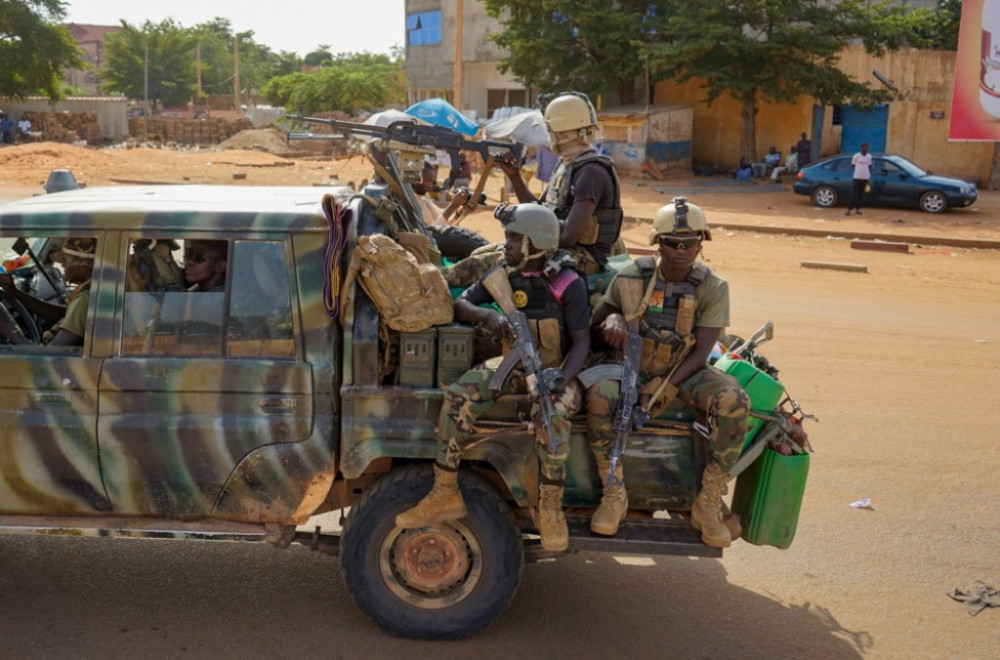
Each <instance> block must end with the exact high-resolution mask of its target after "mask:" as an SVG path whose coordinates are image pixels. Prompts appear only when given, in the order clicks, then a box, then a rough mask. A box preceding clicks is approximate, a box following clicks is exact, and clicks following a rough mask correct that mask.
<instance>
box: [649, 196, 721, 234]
mask: <svg viewBox="0 0 1000 660" xmlns="http://www.w3.org/2000/svg"><path fill="white" fill-rule="evenodd" d="M661 234H672V235H677V234H699V235H701V237H702V239H704V240H706V241H710V240H712V232H711V231H709V229H708V220H706V219H705V212H704V211H702V210H701V207H700V206H697V205H696V204H688V201H687V199H686V198H684V197H674V199H673V201H671V202H670V203H669V204H667V205H666V206H662V207H660V210H659V211H657V212H656V215H654V216H653V226H652V227H651V228H650V230H649V244H650V245H656V243H657V239H658V238H659V237H660V235H661Z"/></svg>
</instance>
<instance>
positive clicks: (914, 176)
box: [794, 154, 979, 213]
mask: <svg viewBox="0 0 1000 660" xmlns="http://www.w3.org/2000/svg"><path fill="white" fill-rule="evenodd" d="M853 176H854V167H853V166H852V165H851V156H850V155H849V154H841V155H839V156H830V157H829V158H824V159H823V160H820V161H818V162H816V163H813V164H812V165H808V166H806V167H804V168H802V170H801V171H799V173H798V176H797V177H796V179H795V185H794V190H795V192H796V193H798V194H799V195H808V196H810V197H812V201H813V203H814V204H815V205H816V206H822V207H823V208H830V207H833V206H836V205H837V204H838V203H840V202H841V201H842V202H844V203H846V202H847V200H848V199H849V198H850V196H851V180H852V179H853ZM978 195H979V191H978V190H977V189H976V184H974V183H970V182H968V181H963V180H962V179H952V178H949V177H944V176H935V175H933V174H931V173H930V172H928V171H926V170H924V169H922V168H920V167H918V166H917V165H916V164H914V163H912V162H911V161H909V160H907V159H905V158H903V157H902V156H894V155H891V154H886V155H881V156H875V157H874V161H873V162H872V178H871V191H870V192H868V193H866V194H865V197H864V201H863V203H864V205H865V206H867V205H870V204H885V205H891V206H892V205H894V206H916V207H918V208H920V210H921V211H926V212H927V213H943V212H944V211H945V210H947V209H948V207H951V206H968V205H969V204H972V203H973V202H975V201H976V198H977V197H978Z"/></svg>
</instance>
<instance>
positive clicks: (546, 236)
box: [493, 202, 559, 251]
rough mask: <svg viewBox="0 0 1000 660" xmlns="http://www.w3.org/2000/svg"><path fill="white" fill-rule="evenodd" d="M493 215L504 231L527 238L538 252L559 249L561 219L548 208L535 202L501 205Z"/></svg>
mask: <svg viewBox="0 0 1000 660" xmlns="http://www.w3.org/2000/svg"><path fill="white" fill-rule="evenodd" d="M493 215H494V217H496V219H497V220H499V221H500V223H501V224H502V225H503V228H504V229H506V230H508V231H512V232H515V233H518V234H523V235H524V236H527V237H528V239H529V240H530V241H531V244H532V245H533V246H534V248H535V249H536V250H541V251H549V250H555V249H558V247H559V219H558V218H556V214H555V213H553V212H552V209H550V208H548V207H547V206H542V205H541V204H537V203H535V202H528V203H525V204H514V205H508V204H501V205H500V206H498V207H497V208H496V210H494V212H493Z"/></svg>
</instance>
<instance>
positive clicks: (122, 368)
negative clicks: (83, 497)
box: [98, 235, 313, 516]
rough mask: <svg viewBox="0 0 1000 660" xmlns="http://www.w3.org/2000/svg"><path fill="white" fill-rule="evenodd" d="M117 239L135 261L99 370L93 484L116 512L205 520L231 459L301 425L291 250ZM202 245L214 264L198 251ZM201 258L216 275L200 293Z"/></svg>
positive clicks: (305, 427)
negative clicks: (110, 353) (212, 250)
mask: <svg viewBox="0 0 1000 660" xmlns="http://www.w3.org/2000/svg"><path fill="white" fill-rule="evenodd" d="M124 242H125V243H127V246H126V248H127V253H126V255H125V257H126V259H127V260H128V262H129V267H130V268H133V267H138V266H142V262H143V261H145V262H146V264H145V265H144V266H143V267H142V268H133V270H132V273H133V276H131V277H129V278H127V281H126V282H125V283H124V286H123V289H124V291H123V294H122V296H121V301H120V304H119V305H118V313H117V317H118V323H117V337H118V340H119V345H118V347H117V355H116V357H114V358H113V359H109V360H108V361H107V364H106V366H105V369H104V372H103V374H102V377H101V390H100V396H101V415H100V419H99V425H98V437H99V440H100V457H101V466H102V471H103V474H104V483H105V484H106V487H107V491H108V495H109V497H110V499H111V502H112V504H113V506H114V510H115V512H117V513H126V514H139V515H154V516H208V515H210V514H211V513H212V511H213V509H214V507H215V505H216V502H217V500H218V499H219V497H220V494H221V492H222V490H223V487H224V485H225V484H226V481H227V479H228V478H229V477H230V475H231V474H232V473H233V471H234V469H235V468H236V466H237V465H238V464H239V463H240V462H241V461H242V460H244V459H245V458H246V457H248V456H249V455H250V454H251V453H252V452H254V451H255V450H257V449H259V448H261V447H264V446H267V445H274V444H277V443H293V442H299V441H302V440H305V439H307V438H308V437H309V436H310V433H311V429H312V424H313V419H312V418H313V396H312V391H313V384H312V373H311V369H310V366H309V364H308V363H306V362H305V361H304V360H303V359H302V357H301V353H302V347H301V346H297V345H296V340H295V336H296V334H295V332H294V331H293V328H294V325H295V323H296V320H297V319H296V315H295V310H294V309H293V305H292V304H291V300H292V296H291V293H292V288H291V287H292V286H293V278H292V277H291V273H290V270H289V264H290V263H291V258H290V254H289V253H287V252H286V249H287V248H286V242H285V241H284V240H283V239H277V240H265V239H261V240H229V241H211V240H195V239H192V237H191V236H190V235H188V236H158V237H143V238H135V237H131V238H130V239H129V240H128V241H124ZM209 243H212V244H215V246H216V248H218V249H219V250H221V255H223V256H224V257H225V264H224V265H222V266H218V264H217V263H216V262H217V261H218V259H217V255H216V257H210V256H209V254H208V253H207V252H206V250H204V249H203V248H202V247H199V246H200V245H207V244H209ZM220 244H221V247H220ZM164 246H166V247H164ZM150 253H152V255H153V256H152V257H151V256H150ZM210 258H211V259H212V263H211V264H210V265H211V267H212V268H216V267H221V268H222V270H223V272H224V273H225V278H224V280H222V281H221V282H219V281H216V282H214V284H213V285H212V286H210V287H208V288H207V289H205V290H203V289H202V287H201V286H200V285H198V284H194V285H192V284H191V282H190V278H191V277H192V273H194V272H196V271H197V270H199V269H201V268H203V267H205V266H206V259H210ZM181 264H183V268H182V269H181V271H180V272H181V273H182V275H180V276H177V275H176V272H177V267H178V266H180V265H181ZM170 272H173V273H175V274H174V275H170V274H169V273H170ZM158 274H161V275H162V276H161V277H160V279H159V281H157V276H158ZM163 274H165V275H163ZM135 275H139V277H136V276H135ZM171 277H175V278H176V277H179V278H180V279H181V280H182V281H178V282H171V281H170V279H171ZM184 278H187V280H186V281H183V280H184ZM164 280H165V281H164Z"/></svg>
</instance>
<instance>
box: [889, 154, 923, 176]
mask: <svg viewBox="0 0 1000 660" xmlns="http://www.w3.org/2000/svg"><path fill="white" fill-rule="evenodd" d="M892 162H893V163H895V164H896V165H898V166H899V167H900V168H901V169H903V170H904V171H905V172H906V173H907V174H909V175H910V176H928V175H929V174H930V172H928V171H926V170H924V169H923V168H921V167H920V166H918V165H917V164H916V163H913V162H911V161H909V160H906V159H905V158H903V157H902V156H896V157H895V158H893V159H892Z"/></svg>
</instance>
